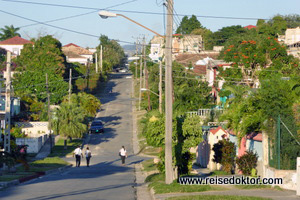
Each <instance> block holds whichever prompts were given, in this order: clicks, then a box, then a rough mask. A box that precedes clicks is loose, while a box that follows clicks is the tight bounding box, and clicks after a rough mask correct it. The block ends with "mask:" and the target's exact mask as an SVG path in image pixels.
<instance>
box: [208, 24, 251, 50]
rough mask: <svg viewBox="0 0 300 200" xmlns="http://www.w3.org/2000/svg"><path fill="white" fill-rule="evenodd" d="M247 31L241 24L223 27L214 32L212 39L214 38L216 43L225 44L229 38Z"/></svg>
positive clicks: (217, 44) (218, 44)
mask: <svg viewBox="0 0 300 200" xmlns="http://www.w3.org/2000/svg"><path fill="white" fill-rule="evenodd" d="M246 31H247V30H246V29H244V28H243V27H242V26H240V25H236V26H228V27H223V28H221V29H220V30H218V31H216V32H214V33H213V37H212V40H214V45H216V46H223V45H224V44H225V42H226V41H227V40H228V39H229V38H232V37H234V36H237V35H240V34H243V33H246Z"/></svg>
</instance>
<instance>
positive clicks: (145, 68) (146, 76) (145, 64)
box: [143, 37, 151, 111]
mask: <svg viewBox="0 0 300 200" xmlns="http://www.w3.org/2000/svg"><path fill="white" fill-rule="evenodd" d="M143 43H144V70H145V80H146V81H145V82H146V85H145V86H146V89H147V96H148V111H150V110H151V101H150V91H149V82H148V69H147V62H146V40H145V37H144V42H143Z"/></svg>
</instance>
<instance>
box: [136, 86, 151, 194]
mask: <svg viewBox="0 0 300 200" xmlns="http://www.w3.org/2000/svg"><path fill="white" fill-rule="evenodd" d="M132 89H133V90H134V81H132ZM133 92H134V91H133ZM133 94H134V93H133ZM132 121H133V122H132V132H133V135H132V145H133V153H134V154H135V155H137V154H138V153H139V151H140V148H139V141H138V136H137V135H138V130H137V117H136V106H135V101H134V100H133V101H132ZM134 167H135V177H136V178H135V187H136V198H137V199H138V200H152V199H153V197H152V196H151V194H150V191H149V189H148V184H147V183H145V179H146V174H145V173H143V172H142V169H141V164H135V165H134Z"/></svg>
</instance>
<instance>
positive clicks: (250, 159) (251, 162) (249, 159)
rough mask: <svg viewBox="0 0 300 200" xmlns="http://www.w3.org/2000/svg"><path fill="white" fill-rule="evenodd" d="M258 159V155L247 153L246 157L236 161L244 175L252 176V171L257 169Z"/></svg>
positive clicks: (251, 152) (243, 156)
mask: <svg viewBox="0 0 300 200" xmlns="http://www.w3.org/2000/svg"><path fill="white" fill-rule="evenodd" d="M257 159H258V156H257V154H256V153H254V152H253V151H246V153H245V154H244V155H242V156H241V157H239V158H237V159H236V163H237V165H238V167H239V169H240V170H241V171H242V172H243V174H244V175H248V176H250V175H251V172H252V169H255V168H256V166H257Z"/></svg>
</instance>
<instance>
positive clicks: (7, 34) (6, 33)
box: [0, 25, 21, 41]
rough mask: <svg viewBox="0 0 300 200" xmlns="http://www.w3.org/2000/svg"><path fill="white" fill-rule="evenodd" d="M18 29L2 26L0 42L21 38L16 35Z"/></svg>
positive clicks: (11, 26)
mask: <svg viewBox="0 0 300 200" xmlns="http://www.w3.org/2000/svg"><path fill="white" fill-rule="evenodd" d="M19 30H20V28H18V27H14V26H13V25H10V26H4V28H0V31H1V32H2V33H0V40H1V41H2V40H6V39H9V38H12V37H15V36H19V37H21V35H20V34H19V33H18V31H19Z"/></svg>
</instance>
